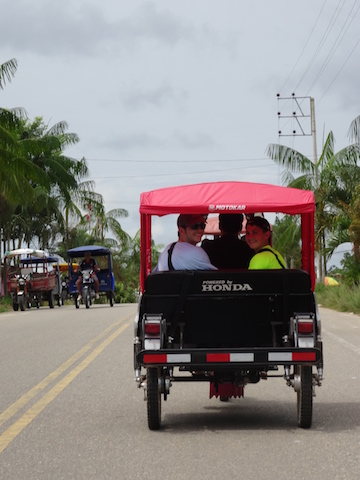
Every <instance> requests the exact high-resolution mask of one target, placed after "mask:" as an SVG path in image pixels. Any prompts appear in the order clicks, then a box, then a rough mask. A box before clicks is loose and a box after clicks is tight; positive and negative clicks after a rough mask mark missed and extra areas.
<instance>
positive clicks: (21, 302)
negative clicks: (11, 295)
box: [18, 295, 25, 312]
mask: <svg viewBox="0 0 360 480" xmlns="http://www.w3.org/2000/svg"><path fill="white" fill-rule="evenodd" d="M18 299H19V307H20V310H21V311H22V312H24V311H25V297H24V295H20V297H18Z"/></svg>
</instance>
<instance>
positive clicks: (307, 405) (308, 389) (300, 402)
mask: <svg viewBox="0 0 360 480" xmlns="http://www.w3.org/2000/svg"><path fill="white" fill-rule="evenodd" d="M296 376H297V378H298V381H299V386H298V388H297V420H298V426H299V427H301V428H310V427H311V423H312V409H313V379H312V367H311V366H300V365H298V366H297V367H296Z"/></svg>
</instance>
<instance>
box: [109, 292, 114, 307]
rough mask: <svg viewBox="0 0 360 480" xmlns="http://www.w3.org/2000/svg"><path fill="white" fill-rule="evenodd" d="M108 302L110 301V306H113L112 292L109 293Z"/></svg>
mask: <svg viewBox="0 0 360 480" xmlns="http://www.w3.org/2000/svg"><path fill="white" fill-rule="evenodd" d="M109 302H110V307H113V306H114V292H110V293H109Z"/></svg>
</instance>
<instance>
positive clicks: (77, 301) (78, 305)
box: [75, 295, 80, 308]
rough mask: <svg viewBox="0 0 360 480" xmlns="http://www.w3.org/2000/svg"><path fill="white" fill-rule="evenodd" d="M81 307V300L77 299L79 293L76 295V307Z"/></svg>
mask: <svg viewBox="0 0 360 480" xmlns="http://www.w3.org/2000/svg"><path fill="white" fill-rule="evenodd" d="M79 307H80V304H79V300H78V299H77V295H76V297H75V308H79Z"/></svg>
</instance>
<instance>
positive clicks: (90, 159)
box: [86, 157, 269, 163]
mask: <svg viewBox="0 0 360 480" xmlns="http://www.w3.org/2000/svg"><path fill="white" fill-rule="evenodd" d="M260 160H269V158H268V157H263V158H232V159H217V160H130V159H110V158H86V161H88V162H115V163H222V162H258V161H260Z"/></svg>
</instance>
